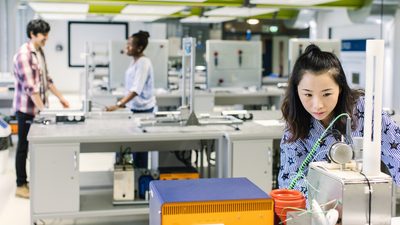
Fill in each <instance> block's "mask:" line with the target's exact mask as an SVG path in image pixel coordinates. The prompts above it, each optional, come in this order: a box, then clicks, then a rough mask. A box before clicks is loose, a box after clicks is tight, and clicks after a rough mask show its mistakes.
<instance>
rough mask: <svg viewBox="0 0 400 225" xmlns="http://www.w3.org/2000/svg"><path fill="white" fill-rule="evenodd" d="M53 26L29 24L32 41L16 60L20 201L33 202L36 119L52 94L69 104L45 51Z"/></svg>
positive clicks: (41, 23)
mask: <svg viewBox="0 0 400 225" xmlns="http://www.w3.org/2000/svg"><path fill="white" fill-rule="evenodd" d="M49 31H50V26H49V24H48V23H47V22H45V21H43V20H41V19H36V20H32V21H30V22H29V24H28V26H27V35H28V38H29V39H30V40H29V41H28V42H27V43H25V44H23V45H22V46H21V47H20V48H19V50H18V52H17V54H15V56H14V76H15V82H14V84H15V93H14V101H13V109H14V111H15V114H16V117H17V120H18V145H17V153H16V160H15V168H16V172H17V189H16V192H15V195H16V196H17V197H22V198H29V186H28V182H27V175H26V158H27V155H28V140H27V136H28V132H29V128H30V126H31V123H32V121H33V118H34V117H35V115H36V114H37V113H38V112H39V111H40V110H43V109H44V108H46V107H48V104H49V101H48V90H50V91H51V92H52V93H53V94H54V95H55V96H57V98H58V99H59V100H60V103H61V104H62V105H63V107H64V108H68V107H69V103H68V101H67V100H65V98H64V97H63V96H62V94H61V93H60V92H59V91H58V90H57V88H56V87H55V86H54V83H53V80H52V79H51V78H50V76H49V75H48V71H47V65H46V59H45V57H44V53H43V49H42V48H43V47H44V46H45V44H46V41H47V38H48V33H49Z"/></svg>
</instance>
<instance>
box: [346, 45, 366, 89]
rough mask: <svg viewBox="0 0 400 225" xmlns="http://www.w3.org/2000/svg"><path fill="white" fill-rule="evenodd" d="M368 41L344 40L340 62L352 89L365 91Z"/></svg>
mask: <svg viewBox="0 0 400 225" xmlns="http://www.w3.org/2000/svg"><path fill="white" fill-rule="evenodd" d="M366 43H367V40H366V39H347V40H342V51H341V53H340V61H341V63H342V66H343V70H344V73H345V74H346V79H347V82H348V83H349V85H350V87H351V88H362V89H365V54H366Z"/></svg>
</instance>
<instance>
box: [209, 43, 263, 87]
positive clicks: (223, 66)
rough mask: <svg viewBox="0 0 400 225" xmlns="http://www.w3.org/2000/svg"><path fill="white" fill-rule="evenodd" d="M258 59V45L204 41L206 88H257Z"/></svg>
mask: <svg viewBox="0 0 400 225" xmlns="http://www.w3.org/2000/svg"><path fill="white" fill-rule="evenodd" d="M261 57H262V45H261V42H260V41H225V40H208V41H207V42H206V62H207V87H208V88H219V87H222V88H226V87H229V88H231V87H232V88H244V87H253V86H255V87H257V88H258V87H261V75H262V74H261V73H262V58H261Z"/></svg>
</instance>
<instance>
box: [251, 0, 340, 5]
mask: <svg viewBox="0 0 400 225" xmlns="http://www.w3.org/2000/svg"><path fill="white" fill-rule="evenodd" d="M336 1H337V0H285V1H282V0H250V4H268V5H318V4H324V3H328V2H336Z"/></svg>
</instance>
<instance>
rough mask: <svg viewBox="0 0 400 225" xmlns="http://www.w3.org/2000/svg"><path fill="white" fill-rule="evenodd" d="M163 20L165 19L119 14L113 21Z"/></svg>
mask: <svg viewBox="0 0 400 225" xmlns="http://www.w3.org/2000/svg"><path fill="white" fill-rule="evenodd" d="M161 18H163V16H150V15H126V14H124V15H123V14H119V15H116V16H114V18H113V21H135V22H153V21H155V20H158V19H161Z"/></svg>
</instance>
